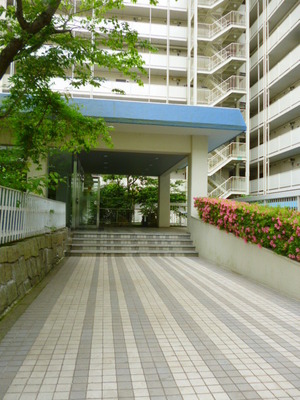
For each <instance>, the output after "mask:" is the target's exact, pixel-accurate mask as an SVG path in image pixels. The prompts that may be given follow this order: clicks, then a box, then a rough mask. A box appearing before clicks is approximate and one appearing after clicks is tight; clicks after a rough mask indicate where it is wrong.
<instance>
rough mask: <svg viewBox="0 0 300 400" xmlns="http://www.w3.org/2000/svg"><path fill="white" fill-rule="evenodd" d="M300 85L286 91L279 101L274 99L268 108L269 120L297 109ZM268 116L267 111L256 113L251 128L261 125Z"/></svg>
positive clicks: (251, 121) (299, 101)
mask: <svg viewBox="0 0 300 400" xmlns="http://www.w3.org/2000/svg"><path fill="white" fill-rule="evenodd" d="M299 99H300V86H298V87H296V88H295V89H293V90H291V91H290V92H288V93H286V94H285V95H284V96H282V97H281V98H280V99H278V100H277V101H274V103H272V104H271V105H270V106H269V108H268V121H272V120H275V119H277V118H278V119H279V118H280V117H281V116H282V115H284V114H285V113H287V112H289V111H290V110H292V109H295V108H296V107H298V106H299V103H300V100H299ZM265 118H266V115H265V112H264V111H261V112H260V113H258V114H256V115H254V116H253V117H252V118H251V119H250V130H251V131H253V130H255V129H257V128H258V127H259V126H261V125H262V124H263V122H264V120H265Z"/></svg>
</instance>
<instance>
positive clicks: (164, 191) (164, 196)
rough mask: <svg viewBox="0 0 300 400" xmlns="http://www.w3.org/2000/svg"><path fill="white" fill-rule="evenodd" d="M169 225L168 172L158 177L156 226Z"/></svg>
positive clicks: (163, 226)
mask: <svg viewBox="0 0 300 400" xmlns="http://www.w3.org/2000/svg"><path fill="white" fill-rule="evenodd" d="M169 226H170V174H166V175H162V176H160V177H159V178H158V227H159V228H168V227H169Z"/></svg>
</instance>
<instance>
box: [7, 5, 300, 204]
mask: <svg viewBox="0 0 300 400" xmlns="http://www.w3.org/2000/svg"><path fill="white" fill-rule="evenodd" d="M75 3H76V2H74V4H75ZM124 4H125V7H124V8H122V9H121V10H116V12H115V13H114V15H116V16H117V17H118V18H119V19H120V20H122V21H126V22H127V23H128V24H129V25H130V26H131V27H132V28H133V29H135V30H136V31H137V32H138V34H139V36H140V37H141V38H142V39H147V40H149V41H150V42H151V43H152V44H153V46H155V47H156V49H157V51H156V52H155V53H142V54H141V55H142V57H143V59H144V61H145V68H146V70H147V73H148V74H147V76H141V79H142V80H143V82H144V86H139V85H138V84H137V83H136V82H132V81H129V80H126V79H124V76H122V75H121V74H119V73H115V72H109V73H107V71H105V76H106V81H105V82H104V83H103V85H102V86H101V87H100V88H94V87H89V86H85V87H84V88H79V89H74V88H72V91H70V89H69V87H67V86H66V83H65V82H63V81H61V80H59V79H57V80H55V82H54V84H55V86H54V87H55V88H56V90H59V91H62V92H69V93H70V94H71V95H72V96H73V97H74V98H86V99H107V100H118V101H119V100H123V101H129V102H148V103H165V104H174V105H186V106H189V105H190V106H196V107H207V106H210V107H229V108H239V109H240V110H241V111H242V114H243V117H244V120H245V122H246V125H247V131H246V132H245V133H243V134H242V135H240V136H238V137H236V138H235V139H233V140H230V141H228V142H227V143H224V144H223V145H222V146H221V147H219V148H217V149H214V150H213V151H212V152H211V153H209V157H208V195H209V196H214V197H223V198H228V197H236V196H240V195H245V194H249V195H251V196H252V197H251V198H250V200H252V199H253V198H255V199H258V200H262V201H271V200H272V201H274V200H276V201H278V199H279V198H281V199H282V201H285V202H286V201H288V200H287V198H288V199H291V201H294V202H295V201H298V200H297V199H299V193H300V128H299V121H300V112H299V97H300V96H299V90H300V88H299V71H300V70H299V53H300V52H299V37H300V33H299V15H300V4H299V1H297V0H177V1H176V0H160V1H159V3H158V4H157V5H156V6H150V5H149V2H148V0H147V1H146V0H139V1H137V3H131V2H130V1H129V0H125V2H124ZM11 72H12V71H11ZM103 72H104V71H102V70H100V69H98V67H97V68H96V67H95V70H94V73H95V75H96V76H97V75H98V76H103ZM70 73H72V72H70ZM8 76H9V74H8V75H7V77H8ZM113 89H119V92H115V91H113ZM8 90H9V89H8V87H7V86H6V83H5V80H3V85H2V91H3V92H5V91H8ZM253 196H254V197H253ZM295 199H296V200H295Z"/></svg>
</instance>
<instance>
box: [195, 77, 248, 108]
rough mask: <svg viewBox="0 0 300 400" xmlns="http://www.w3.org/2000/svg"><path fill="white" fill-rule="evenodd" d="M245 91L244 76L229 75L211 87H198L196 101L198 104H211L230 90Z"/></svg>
mask: <svg viewBox="0 0 300 400" xmlns="http://www.w3.org/2000/svg"><path fill="white" fill-rule="evenodd" d="M238 90H239V91H241V90H243V91H246V78H245V77H243V76H236V75H233V76H230V77H229V78H227V79H226V80H225V81H223V82H221V83H220V84H218V86H216V87H215V88H213V89H206V88H201V89H198V95H197V102H198V103H199V104H208V105H213V104H214V103H215V102H218V101H219V100H220V99H221V98H223V97H224V96H226V95H227V94H228V93H229V92H231V91H238Z"/></svg>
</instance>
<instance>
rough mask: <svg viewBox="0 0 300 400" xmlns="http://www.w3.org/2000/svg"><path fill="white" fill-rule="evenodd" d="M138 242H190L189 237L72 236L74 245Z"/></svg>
mask: <svg viewBox="0 0 300 400" xmlns="http://www.w3.org/2000/svg"><path fill="white" fill-rule="evenodd" d="M133 241H134V242H138V243H141V244H142V243H146V244H148V243H149V244H161V243H162V241H163V242H164V243H168V244H170V245H185V244H188V243H190V242H191V239H190V238H186V239H180V238H179V239H175V238H171V239H161V238H160V239H158V238H147V239H145V238H140V237H136V238H77V237H73V238H72V243H73V244H74V245H75V244H76V245H77V244H91V243H92V244H100V245H101V244H104V245H105V244H110V243H124V244H125V243H132V242H133Z"/></svg>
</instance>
